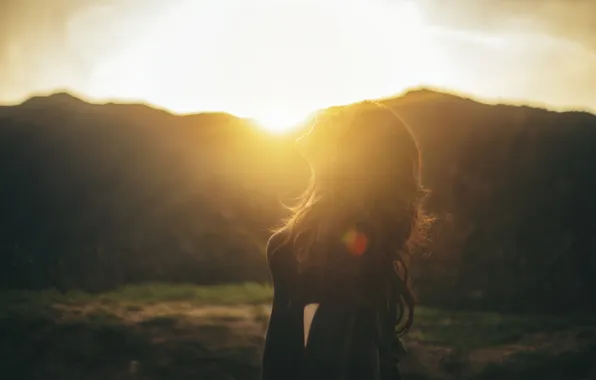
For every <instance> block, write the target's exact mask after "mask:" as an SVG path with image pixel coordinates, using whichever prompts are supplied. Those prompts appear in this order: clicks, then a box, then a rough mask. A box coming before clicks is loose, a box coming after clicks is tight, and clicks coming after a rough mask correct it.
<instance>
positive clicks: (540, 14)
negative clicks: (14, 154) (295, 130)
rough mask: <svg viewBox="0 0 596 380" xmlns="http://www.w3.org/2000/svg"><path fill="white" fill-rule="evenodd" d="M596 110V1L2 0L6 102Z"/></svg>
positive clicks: (181, 109) (1, 86)
mask: <svg viewBox="0 0 596 380" xmlns="http://www.w3.org/2000/svg"><path fill="white" fill-rule="evenodd" d="M418 86H432V87H438V88H442V89H446V90H450V91H456V92H461V93H465V94H467V95H472V96H476V97H479V98H482V99H485V100H488V101H491V100H494V101H507V102H510V103H525V104H532V105H540V106H547V107H549V108H553V109H584V110H590V111H593V112H594V111H596V1H591V0H209V1H208V0H0V103H6V104H13V103H17V102H20V101H22V100H24V99H26V98H27V97H29V96H31V95H32V94H40V93H49V92H52V91H61V90H68V91H71V92H73V93H75V94H79V95H81V96H84V97H86V98H87V99H90V100H96V101H105V100H116V101H144V102H148V103H151V104H154V105H158V106H160V107H163V108H167V109H169V110H171V111H174V112H178V113H189V112H200V111H226V112H231V113H234V114H236V115H238V116H246V117H254V118H257V119H259V120H261V121H263V122H264V123H269V124H271V125H273V124H279V125H282V124H284V123H289V122H293V121H297V120H299V119H301V118H302V117H304V116H306V115H307V114H308V113H310V112H311V111H313V110H315V109H317V108H321V107H327V106H330V105H336V104H343V103H349V102H353V101H358V100H362V99H365V98H379V97H385V96H391V95H394V94H398V93H401V92H403V91H404V90H406V89H408V88H411V87H418Z"/></svg>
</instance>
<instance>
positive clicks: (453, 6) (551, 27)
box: [414, 0, 596, 48]
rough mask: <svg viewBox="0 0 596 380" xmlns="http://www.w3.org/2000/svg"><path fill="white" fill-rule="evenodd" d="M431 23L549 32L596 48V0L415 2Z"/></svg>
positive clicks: (427, 0) (480, 28)
mask: <svg viewBox="0 0 596 380" xmlns="http://www.w3.org/2000/svg"><path fill="white" fill-rule="evenodd" d="M414 1H416V2H417V3H418V4H419V5H420V6H421V9H423V14H424V16H425V17H426V19H427V21H428V22H429V23H432V24H435V25H437V26H444V27H449V28H457V29H464V30H470V31H479V32H492V33H494V32H503V31H508V32H531V33H545V34H551V35H554V36H557V37H559V38H565V39H570V40H574V41H578V42H581V43H585V44H586V45H589V46H591V47H593V48H594V47H596V2H595V1H593V0H474V1H469V0H414Z"/></svg>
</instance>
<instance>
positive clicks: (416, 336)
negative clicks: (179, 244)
mask: <svg viewBox="0 0 596 380" xmlns="http://www.w3.org/2000/svg"><path fill="white" fill-rule="evenodd" d="M270 299H271V289H270V288H269V287H267V286H262V285H258V284H245V285H227V286H214V287H197V286H192V285H175V286H174V285H164V284H146V285H139V286H129V287H125V288H122V289H119V290H118V291H114V292H111V293H104V294H98V295H89V294H85V293H79V292H71V293H67V294H61V293H59V292H57V291H43V292H24V291H5V292H2V293H0V337H1V338H2V339H1V340H0V373H2V374H3V376H2V378H3V379H35V380H37V379H39V380H41V379H61V380H75V379H93V380H95V379H98V380H99V379H102V380H120V379H122V380H124V379H144V380H154V379H168V380H186V379H207V380H209V379H213V380H218V379H220V380H223V379H228V380H232V379H234V380H242V379H247V380H252V379H258V378H259V366H260V354H261V347H262V343H263V336H264V332H265V328H266V324H267V319H268V314H269V305H268V303H269V302H270ZM414 326H415V328H414V329H413V330H412V331H411V332H410V334H409V335H408V337H407V338H406V339H405V342H406V346H407V348H408V350H409V352H408V354H407V355H406V356H405V357H404V358H403V361H402V370H403V372H404V374H405V375H406V376H405V378H406V380H414V379H417V380H422V379H427V380H428V379H433V380H434V379H466V380H468V379H469V380H475V379H478V380H488V379H512V380H516V379H527V380H530V379H541V380H549V379H562V380H574V379H578V380H579V379H582V380H583V379H596V361H595V360H594V358H596V318H595V317H594V316H582V315H567V316H565V317H552V316H531V315H524V316H514V315H502V314H494V313H478V312H450V311H444V310H436V309H429V308H425V307H419V308H418V309H417V313H416V320H415V325H414Z"/></svg>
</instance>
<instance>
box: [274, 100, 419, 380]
mask: <svg viewBox="0 0 596 380" xmlns="http://www.w3.org/2000/svg"><path fill="white" fill-rule="evenodd" d="M296 147H297V149H298V151H299V152H300V154H301V155H302V156H303V157H304V158H305V159H306V160H307V161H308V163H309V164H310V167H311V173H312V179H311V183H310V186H309V188H308V190H307V191H306V192H305V193H304V196H303V201H302V202H301V204H300V205H299V206H298V207H296V208H294V209H293V214H292V217H291V218H290V219H289V220H288V221H287V223H286V224H285V225H284V226H283V227H282V228H280V229H279V230H278V231H277V232H276V233H275V234H274V235H273V236H272V237H271V238H270V240H269V242H268V245H267V260H268V263H269V266H270V270H271V275H272V279H273V286H274V299H273V308H272V312H271V318H270V321H269V326H268V329H267V336H266V342H265V351H264V356H263V380H291V379H313V380H316V379H325V380H335V379H338V380H339V379H342V380H348V379H350V380H351V379H364V380H377V379H379V380H380V379H383V380H385V379H398V378H399V372H398V369H397V357H396V353H397V351H398V350H399V348H400V347H401V346H400V341H399V338H398V337H399V336H400V335H401V334H403V333H405V332H406V331H407V330H408V329H409V327H410V326H411V324H412V317H413V307H414V301H413V297H412V294H411V292H410V290H409V288H408V281H407V278H408V277H407V270H406V264H407V263H406V258H407V251H408V246H409V245H411V243H412V241H413V240H415V238H416V237H417V236H419V235H420V234H419V233H418V231H420V228H419V225H420V222H421V219H422V218H421V217H419V204H420V202H421V200H422V197H423V195H424V191H423V189H422V187H421V185H420V174H419V173H420V156H419V150H418V146H417V144H416V141H415V140H414V138H413V136H412V134H411V133H410V131H409V129H408V128H407V126H406V125H405V124H404V122H403V121H402V120H401V119H400V118H399V117H398V116H397V115H396V114H395V113H394V112H392V111H391V110H390V109H389V108H387V107H384V106H382V105H380V104H378V103H374V102H364V103H360V104H355V105H350V106H346V107H343V108H340V109H338V110H335V111H333V112H331V111H329V112H327V114H326V116H324V117H320V118H318V119H317V120H316V121H315V122H314V123H313V125H312V127H311V129H310V131H309V133H307V134H306V135H304V136H303V137H301V138H300V139H298V140H297V142H296ZM312 304H315V305H317V306H318V308H317V310H316V313H315V314H314V318H313V319H312V323H311V326H310V329H308V327H306V328H305V326H304V324H305V317H304V315H305V308H306V307H307V306H309V305H312ZM309 330H310V331H309Z"/></svg>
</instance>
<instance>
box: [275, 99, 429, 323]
mask: <svg viewBox="0 0 596 380" xmlns="http://www.w3.org/2000/svg"><path fill="white" fill-rule="evenodd" d="M296 148H297V149H298V151H299V152H300V154H301V155H302V156H303V157H304V158H305V159H306V160H307V161H308V163H309V165H310V167H311V180H310V183H309V186H308V188H307V189H306V191H305V192H304V193H303V194H302V196H301V198H300V201H299V202H298V204H297V205H296V206H294V207H290V210H291V216H290V217H289V218H288V219H287V220H286V221H285V223H284V225H283V226H282V227H280V228H279V229H278V231H284V232H286V234H285V236H286V238H287V242H290V241H291V242H292V244H293V245H294V252H295V254H296V257H297V260H298V262H299V263H300V264H305V265H318V263H321V262H323V261H324V258H322V257H321V256H322V255H324V252H321V251H320V250H314V249H312V247H313V244H314V243H315V242H317V241H318V242H320V241H321V240H325V239H327V238H329V237H331V236H334V237H336V236H338V234H341V233H342V231H346V229H349V228H352V227H353V226H355V225H364V226H366V229H367V235H368V238H369V240H370V241H371V242H372V243H373V245H374V246H375V247H376V249H382V250H383V251H384V252H388V253H389V255H390V259H391V263H393V265H394V268H395V271H396V272H395V273H396V274H397V276H396V278H398V283H397V285H396V286H397V287H398V288H399V289H397V291H398V292H399V299H400V301H399V302H400V306H401V307H400V308H399V309H400V312H399V315H398V318H397V319H398V320H397V321H396V324H395V325H396V332H397V333H398V335H402V334H403V333H405V332H406V331H407V330H408V329H409V328H410V326H411V324H412V318H413V310H414V296H413V292H412V290H411V287H410V281H409V276H408V262H409V260H408V257H409V252H410V247H411V246H412V245H413V244H418V243H419V242H420V241H421V240H422V239H423V238H424V234H423V231H424V228H423V227H424V225H425V220H426V218H424V217H423V216H422V213H421V211H420V204H421V202H422V200H423V198H424V196H425V195H426V190H425V189H424V188H423V187H422V185H421V183H420V166H421V165H420V163H421V159H420V150H419V149H418V145H417V143H416V140H415V139H414V137H413V135H412V133H411V132H410V130H409V128H408V126H407V125H406V123H405V122H404V121H403V120H402V119H401V118H400V117H399V116H398V115H397V114H396V113H395V112H393V111H392V110H391V109H389V108H388V107H385V106H383V105H381V104H379V103H376V102H371V101H366V102H362V103H357V104H353V105H349V106H344V107H340V108H336V109H334V110H329V111H326V112H324V113H323V114H322V115H319V116H318V117H315V118H314V119H313V121H312V123H311V125H310V128H309V130H308V132H307V133H306V134H305V135H303V136H302V137H301V138H299V139H298V140H296ZM405 310H407V311H408V312H405Z"/></svg>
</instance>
